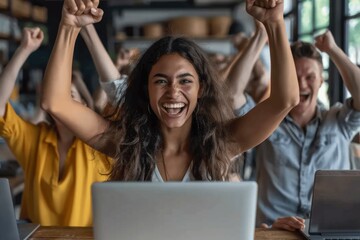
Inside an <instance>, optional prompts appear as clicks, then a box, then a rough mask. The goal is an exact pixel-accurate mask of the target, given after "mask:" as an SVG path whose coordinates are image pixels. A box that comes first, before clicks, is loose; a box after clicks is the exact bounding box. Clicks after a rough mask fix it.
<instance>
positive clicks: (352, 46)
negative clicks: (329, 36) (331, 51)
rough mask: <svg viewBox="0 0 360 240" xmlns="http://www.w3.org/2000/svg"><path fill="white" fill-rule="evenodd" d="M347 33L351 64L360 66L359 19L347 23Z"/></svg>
mask: <svg viewBox="0 0 360 240" xmlns="http://www.w3.org/2000/svg"><path fill="white" fill-rule="evenodd" d="M347 29H348V31H349V36H348V37H349V38H348V39H349V48H348V55H349V57H350V59H351V61H352V62H354V63H356V64H358V65H359V64H360V18H355V19H351V20H349V21H348V22H347Z"/></svg>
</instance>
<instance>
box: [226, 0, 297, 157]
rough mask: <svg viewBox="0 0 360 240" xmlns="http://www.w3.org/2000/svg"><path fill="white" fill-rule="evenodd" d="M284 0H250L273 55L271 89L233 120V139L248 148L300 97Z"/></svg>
mask: <svg viewBox="0 0 360 240" xmlns="http://www.w3.org/2000/svg"><path fill="white" fill-rule="evenodd" d="M283 8H284V3H283V1H282V0H247V1H246V9H247V11H248V13H249V14H251V15H252V16H253V17H254V18H256V19H257V20H259V21H260V22H262V23H263V24H264V26H265V29H266V32H267V35H268V41H269V47H270V56H271V77H270V78H271V93H270V96H269V98H267V99H266V100H264V101H263V102H261V103H259V104H258V105H256V106H255V107H254V108H253V109H252V110H251V111H250V112H249V113H247V114H246V115H244V116H243V117H238V118H235V119H234V120H232V121H231V122H230V129H229V130H230V132H231V133H232V137H233V141H234V142H235V143H237V148H238V149H240V151H245V150H247V149H249V148H252V147H254V146H256V145H257V144H259V143H261V142H262V141H264V140H265V139H266V138H267V137H269V135H270V134H271V133H272V132H273V131H274V130H275V129H276V128H277V127H278V125H279V124H280V122H281V121H282V120H283V119H284V117H285V116H286V115H287V114H288V113H289V111H290V110H291V109H292V108H293V107H294V106H296V104H297V103H298V101H299V86H298V81H297V77H296V71H295V64H294V60H293V57H292V54H291V50H290V46H289V42H288V40H287V35H286V30H285V22H284V18H283Z"/></svg>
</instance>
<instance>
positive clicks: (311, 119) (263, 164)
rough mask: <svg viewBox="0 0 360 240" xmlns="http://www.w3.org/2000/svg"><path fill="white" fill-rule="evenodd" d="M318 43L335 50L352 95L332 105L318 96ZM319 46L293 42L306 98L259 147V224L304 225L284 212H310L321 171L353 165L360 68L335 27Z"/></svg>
mask: <svg viewBox="0 0 360 240" xmlns="http://www.w3.org/2000/svg"><path fill="white" fill-rule="evenodd" d="M315 46H316V47H317V48H319V49H320V50H321V51H323V52H325V53H327V54H328V55H329V56H330V58H331V60H332V61H333V62H334V63H335V65H336V66H337V68H338V70H339V72H340V74H341V76H342V78H343V81H344V83H345V85H346V86H347V88H348V90H349V92H350V93H351V95H352V98H350V99H347V100H346V102H345V103H344V104H340V103H337V104H335V105H334V106H332V107H331V108H330V109H329V110H326V109H324V107H322V105H321V104H319V103H318V101H317V97H318V91H319V88H320V86H321V84H322V83H323V78H322V71H323V65H322V60H321V55H320V53H319V52H318V51H317V50H316V48H315ZM315 46H313V45H312V44H310V43H304V42H296V43H294V44H293V45H292V53H293V56H294V61H295V65H296V70H297V76H298V81H299V88H300V103H299V104H298V106H296V107H295V108H294V109H293V110H292V111H291V112H290V113H289V115H288V116H287V117H286V118H285V119H284V121H283V122H282V123H281V124H280V126H279V127H278V129H277V130H276V131H275V132H274V133H273V134H272V135H271V136H270V137H269V138H268V139H267V140H266V141H264V142H263V143H262V144H260V145H259V146H257V147H256V156H255V161H256V178H257V182H258V184H259V194H258V198H259V199H258V210H257V225H258V226H260V225H261V224H262V223H265V224H267V225H272V226H273V227H282V228H284V225H286V226H285V228H287V229H289V230H294V229H297V228H301V227H302V226H303V222H302V220H301V219H299V218H295V217H288V218H281V217H284V216H298V217H301V218H308V217H309V213H310V204H311V197H312V187H313V180H314V175H315V171H316V170H318V169H350V156H349V146H350V142H351V140H352V139H353V137H354V136H355V134H356V133H357V132H359V130H360V93H359V91H360V69H359V68H358V67H357V66H356V65H355V64H353V63H351V61H350V60H349V58H348V57H347V56H346V55H345V53H344V52H343V51H342V50H341V49H340V48H339V47H338V46H337V45H336V43H335V41H334V39H333V36H332V35H331V32H329V31H327V32H326V33H325V34H323V35H321V36H319V37H317V38H316V43H315ZM329 187H331V186H329ZM278 218H281V219H278Z"/></svg>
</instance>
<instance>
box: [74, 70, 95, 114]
mask: <svg viewBox="0 0 360 240" xmlns="http://www.w3.org/2000/svg"><path fill="white" fill-rule="evenodd" d="M72 83H73V84H75V85H76V88H77V89H78V91H79V93H80V94H81V96H82V97H83V98H84V100H85V102H86V105H87V106H88V107H89V108H91V109H94V100H93V98H92V96H91V94H90V91H89V89H88V88H87V87H86V84H85V82H84V78H83V75H82V73H81V72H80V70H73V71H72Z"/></svg>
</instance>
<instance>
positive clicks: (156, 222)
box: [92, 182, 257, 240]
mask: <svg viewBox="0 0 360 240" xmlns="http://www.w3.org/2000/svg"><path fill="white" fill-rule="evenodd" d="M92 200H93V215H94V236H95V239H99V240H100V239H108V240H112V239H131V240H143V239H156V240H168V239H172V240H180V239H181V240H183V239H187V240H201V239H204V240H215V239H216V240H218V239H227V240H239V239H242V240H248V239H249V240H250V239H251V240H253V239H254V230H255V213H256V201H257V184H256V183H255V182H240V183H225V182H212V183H209V182H193V183H175V182H174V183H150V182H136V183H135V182H133V183H124V182H104V183H95V184H93V186H92Z"/></svg>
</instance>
